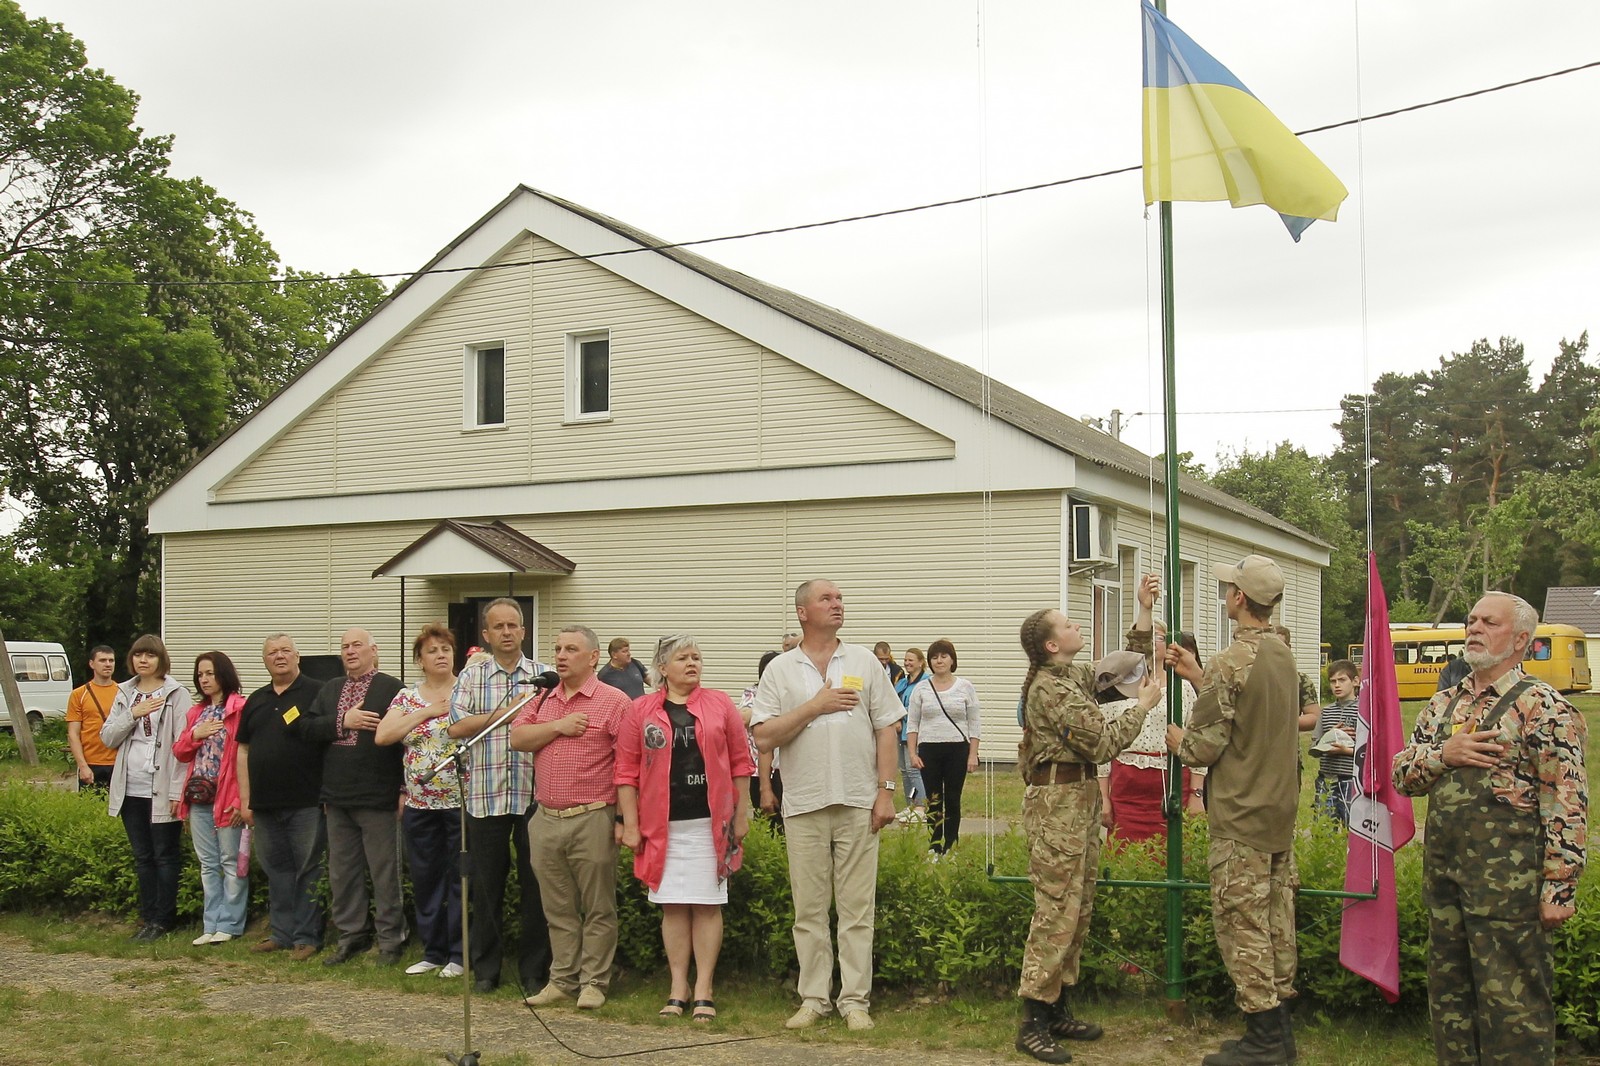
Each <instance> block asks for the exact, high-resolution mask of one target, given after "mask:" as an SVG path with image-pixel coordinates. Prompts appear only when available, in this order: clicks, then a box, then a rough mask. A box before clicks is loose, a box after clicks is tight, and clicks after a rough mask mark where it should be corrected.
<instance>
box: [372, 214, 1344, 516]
mask: <svg viewBox="0 0 1600 1066" xmlns="http://www.w3.org/2000/svg"><path fill="white" fill-rule="evenodd" d="M520 193H527V194H530V195H533V196H537V197H539V198H541V199H543V200H547V201H549V202H550V203H553V204H556V205H557V206H559V207H562V208H564V209H566V210H568V211H571V212H572V213H574V214H576V215H580V216H582V217H583V218H586V219H588V220H589V221H591V222H593V223H595V224H597V225H600V226H604V227H605V228H606V229H609V230H611V231H612V232H614V233H616V234H617V235H618V236H620V237H624V238H626V239H627V240H630V241H633V242H635V243H637V244H642V245H644V246H646V247H649V248H654V249H655V254H656V255H661V256H665V257H667V258H668V259H671V260H673V261H674V262H676V263H678V264H680V265H682V266H685V267H688V268H689V269H690V270H693V271H695V272H696V273H698V274H702V275H704V276H705V277H708V278H710V279H711V280H713V281H715V282H718V283H719V284H722V285H726V286H727V287H728V288H730V289H733V290H735V291H737V292H740V293H743V294H744V295H745V296H748V297H750V298H751V299H753V300H756V301H758V302H760V303H763V304H765V305H766V306H768V307H770V308H772V309H773V310H774V311H778V312H780V313H781V314H784V315H787V316H789V317H790V318H793V319H795V320H796V321H799V322H802V323H804V324H805V325H808V326H810V327H811V328H812V329H815V330H818V331H820V332H822V333H826V334H827V335H829V336H830V337H833V338H835V339H836V340H839V341H842V342H844V343H845V344H848V345H850V346H851V347H852V348H856V349H857V350H859V351H862V352H865V353H866V354H867V355H870V356H872V357H873V358H874V359H877V360H879V361H881V362H884V363H888V364H889V365H890V366H892V367H894V368H896V369H897V370H902V371H904V372H905V373H907V374H910V375H911V376H912V377H915V378H917V379H919V380H921V381H924V382H926V383H928V384H929V385H932V386H934V387H935V388H938V389H941V390H943V391H944V392H947V393H949V394H951V395H952V396H955V397H957V398H958V399H961V400H965V401H966V402H967V403H969V404H971V405H972V406H974V407H977V408H979V409H986V410H987V411H988V412H989V413H990V414H992V415H993V416H994V417H996V418H998V419H1000V420H1001V421H1003V422H1006V423H1008V424H1010V425H1012V426H1014V427H1016V428H1017V429H1020V430H1021V431H1022V432H1024V433H1026V434H1028V435H1029V436H1032V437H1036V438H1038V439H1039V440H1042V441H1044V442H1045V443H1046V444H1051V445H1054V446H1055V447H1057V448H1060V449H1062V450H1063V451H1067V452H1070V453H1072V454H1073V455H1076V456H1078V457H1080V458H1082V459H1087V460H1089V461H1090V462H1092V463H1098V464H1099V465H1101V466H1105V467H1109V468H1111V469H1113V470H1117V471H1120V472H1121V473H1124V474H1131V475H1133V476H1134V477H1137V478H1147V477H1151V476H1152V472H1153V476H1154V478H1155V481H1156V483H1157V484H1159V485H1165V484H1166V472H1165V471H1164V470H1163V469H1162V468H1161V467H1160V466H1159V465H1156V464H1153V463H1152V462H1151V460H1150V457H1149V456H1147V455H1145V454H1144V453H1143V452H1141V451H1139V450H1138V449H1137V448H1134V447H1131V446H1129V445H1127V444H1123V443H1122V442H1121V441H1119V440H1116V439H1114V438H1113V437H1111V436H1109V435H1108V434H1105V433H1101V432H1100V431H1099V430H1096V429H1091V428H1089V427H1088V426H1087V425H1085V424H1084V423H1083V422H1080V421H1079V420H1078V419H1076V418H1073V417H1071V416H1069V415H1066V414H1063V413H1062V412H1060V411H1058V410H1056V409H1055V408H1053V407H1051V406H1049V405H1048V404H1045V403H1041V402H1040V401H1038V400H1036V399H1034V398H1033V397H1032V396H1029V395H1027V394H1026V393H1024V392H1021V391H1019V390H1017V389H1014V388H1012V387H1011V386H1010V385H1007V384H1005V383H1004V382H1002V381H997V380H996V379H994V378H986V377H985V375H983V374H982V373H980V372H979V371H977V370H975V369H973V368H972V367H970V366H967V365H966V364H965V363H960V362H957V361H956V360H954V359H950V358H948V357H946V356H943V355H940V354H939V353H938V352H935V351H933V350H931V349H929V348H924V347H923V346H922V345H920V344H917V343H915V342H913V341H909V340H906V339H905V338H904V337H900V336H896V335H895V334H893V333H890V332H888V331H886V330H882V329H878V328H877V327H876V326H872V325H869V324H867V323H866V322H863V321H861V319H859V318H856V317H854V316H852V315H848V314H846V313H845V312H843V311H840V310H839V309H837V308H834V307H829V306H827V305H826V304H822V303H818V302H817V301H815V300H811V299H807V298H806V297H804V296H800V295H798V294H796V293H793V292H790V291H789V290H788V289H784V288H780V287H779V286H777V285H773V284H770V283H769V282H765V281H762V280H760V279H759V278H753V277H751V276H750V275H748V274H744V273H741V272H740V271H737V270H734V269H732V268H730V267H726V266H723V265H722V264H721V263H717V262H714V261H713V260H710V259H707V258H705V257H704V256H702V255H698V254H696V253H694V252H691V251H689V250H688V249H686V248H671V247H662V246H663V245H666V244H669V243H670V242H668V241H664V240H662V239H661V238H659V237H655V236H653V235H651V234H649V233H646V232H645V231H644V230H641V229H636V228H634V227H633V226H629V225H628V224H626V223H624V222H620V221H618V220H617V219H614V218H611V217H610V216H609V215H603V214H601V213H600V212H598V211H592V210H590V209H589V208H587V207H584V206H582V205H581V204H575V203H573V202H572V201H570V200H565V199H562V198H561V197H559V196H555V195H553V194H551V193H547V192H541V191H540V190H538V189H534V188H530V187H529V186H527V185H523V186H521V187H520V188H519V189H518V190H517V192H516V193H513V194H512V195H513V196H515V195H518V194H520ZM492 214H493V212H491V215H492ZM486 217H488V216H486ZM468 232H471V231H470V230H469V231H468ZM442 254H443V253H441V255H442ZM424 269H426V268H424ZM396 291H397V292H398V291H399V290H398V289H396ZM986 385H987V390H986V389H985V386H986ZM986 401H987V407H985V402H986ZM1178 489H1179V491H1180V492H1181V493H1182V494H1183V495H1185V496H1189V497H1192V498H1194V499H1197V500H1203V501H1205V502H1206V503H1209V504H1211V505H1213V506H1215V507H1219V508H1221V509H1223V510H1226V511H1232V512H1234V513H1235V514H1240V515H1244V516H1246V517H1248V518H1251V519H1253V520H1255V521H1257V522H1261V523H1264V524H1266V525H1270V526H1273V527H1274V528H1277V529H1280V530H1282V531H1284V532H1286V533H1290V534H1293V535H1294V536H1296V537H1299V538H1301V539H1303V540H1306V541H1309V542H1311V543H1313V544H1317V545H1319V546H1322V547H1328V545H1327V544H1326V543H1324V542H1323V541H1321V540H1320V539H1318V538H1316V537H1314V536H1312V535H1311V534H1309V533H1307V532H1306V531H1305V530H1303V529H1300V528H1298V527H1297V526H1293V525H1291V524H1289V523H1288V522H1285V521H1283V520H1282V519H1281V518H1278V517H1277V516H1276V515H1272V514H1269V513H1268V512H1266V511H1263V510H1261V509H1260V508H1259V507H1254V506H1252V505H1250V504H1248V503H1245V502H1244V501H1243V500H1241V499H1238V498H1237V497H1235V496H1230V495H1229V494H1228V493H1226V492H1223V491H1222V490H1221V489H1218V488H1216V487H1214V486H1212V485H1209V484H1207V483H1206V482H1204V481H1201V480H1199V479H1198V478H1194V477H1190V476H1189V475H1187V474H1180V475H1179V476H1178Z"/></svg>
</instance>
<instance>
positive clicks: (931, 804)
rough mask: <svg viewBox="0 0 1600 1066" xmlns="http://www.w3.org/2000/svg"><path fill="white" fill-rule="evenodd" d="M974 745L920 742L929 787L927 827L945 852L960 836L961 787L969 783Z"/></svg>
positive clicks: (935, 844) (937, 848)
mask: <svg viewBox="0 0 1600 1066" xmlns="http://www.w3.org/2000/svg"><path fill="white" fill-rule="evenodd" d="M971 750H972V749H971V746H970V745H969V744H968V743H967V742H966V741H964V740H952V741H949V742H948V743H939V744H918V745H917V755H918V756H920V757H921V759H922V784H923V787H925V788H926V789H927V790H928V827H929V828H930V829H931V830H932V831H933V842H932V844H931V845H930V846H931V847H932V848H933V850H934V851H936V852H938V853H939V854H941V855H942V854H944V853H945V852H947V851H949V850H950V849H951V848H953V847H955V845H956V841H957V840H958V839H959V838H960V836H961V790H962V789H963V788H965V787H966V784H967V759H968V757H969V755H970V754H971Z"/></svg>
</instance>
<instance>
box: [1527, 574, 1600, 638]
mask: <svg viewBox="0 0 1600 1066" xmlns="http://www.w3.org/2000/svg"><path fill="white" fill-rule="evenodd" d="M1539 620H1540V621H1542V622H1545V623H1548V624H1549V625H1566V626H1577V627H1578V628H1579V629H1581V630H1583V631H1584V632H1585V633H1600V586H1595V585H1566V586H1559V587H1556V588H1551V589H1546V590H1545V594H1544V612H1543V613H1542V614H1541V615H1540V616H1539Z"/></svg>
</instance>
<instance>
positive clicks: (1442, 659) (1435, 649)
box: [1417, 640, 1450, 665]
mask: <svg viewBox="0 0 1600 1066" xmlns="http://www.w3.org/2000/svg"><path fill="white" fill-rule="evenodd" d="M1449 659H1450V651H1449V649H1448V648H1446V647H1445V643H1444V641H1442V640H1438V641H1429V642H1427V643H1425V644H1422V645H1420V646H1419V649H1418V653H1417V662H1419V663H1437V664H1440V665H1442V664H1444V663H1446V662H1448V661H1449Z"/></svg>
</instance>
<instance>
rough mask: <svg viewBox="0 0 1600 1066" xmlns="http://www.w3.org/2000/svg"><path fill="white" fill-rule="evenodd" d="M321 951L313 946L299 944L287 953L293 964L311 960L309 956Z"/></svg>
mask: <svg viewBox="0 0 1600 1066" xmlns="http://www.w3.org/2000/svg"><path fill="white" fill-rule="evenodd" d="M321 950H322V949H321V948H319V947H317V946H316V945H315V944H301V945H300V946H299V947H297V948H295V949H294V950H293V951H291V952H289V957H290V958H291V959H293V960H294V961H295V962H305V961H306V960H307V959H309V958H311V956H313V955H315V954H316V953H317V952H319V951H321Z"/></svg>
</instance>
